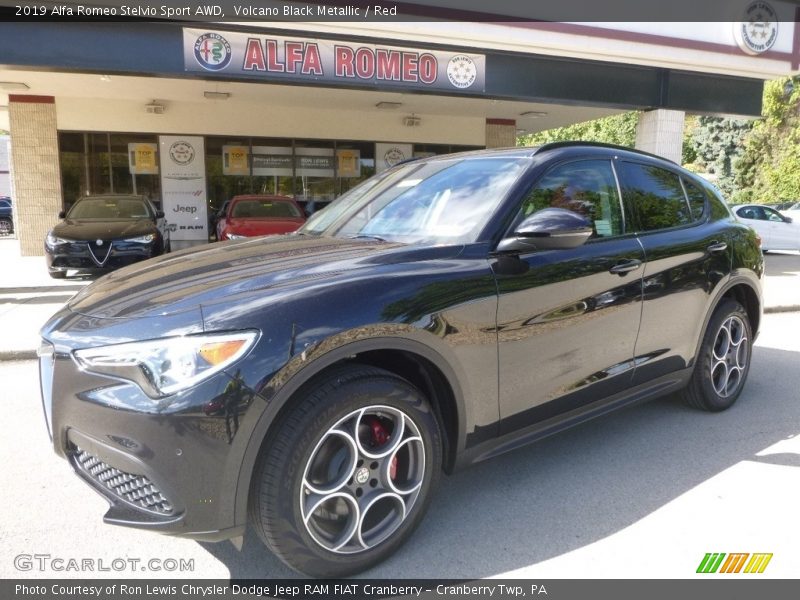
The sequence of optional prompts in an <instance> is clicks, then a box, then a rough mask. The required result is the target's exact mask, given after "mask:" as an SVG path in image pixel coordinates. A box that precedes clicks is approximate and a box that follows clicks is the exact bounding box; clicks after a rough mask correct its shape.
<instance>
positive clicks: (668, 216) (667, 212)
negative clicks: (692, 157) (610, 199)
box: [620, 161, 695, 231]
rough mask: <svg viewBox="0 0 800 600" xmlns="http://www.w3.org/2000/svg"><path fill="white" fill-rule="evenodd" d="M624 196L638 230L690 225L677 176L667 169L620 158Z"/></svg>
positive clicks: (690, 214)
mask: <svg viewBox="0 0 800 600" xmlns="http://www.w3.org/2000/svg"><path fill="white" fill-rule="evenodd" d="M620 167H621V171H622V175H623V182H624V192H623V193H624V196H625V200H626V202H627V203H628V206H629V207H631V209H632V211H633V212H634V213H635V214H636V216H637V218H638V222H639V229H640V230H641V231H656V230H659V229H671V228H673V227H681V226H683V225H690V224H691V223H692V222H693V221H694V220H695V219H694V218H693V217H692V211H691V209H690V207H689V203H688V202H687V200H686V195H685V194H684V192H683V186H682V185H681V180H680V177H679V176H678V175H677V173H673V172H672V171H669V170H667V169H662V168H661V167H656V166H652V165H646V164H641V163H633V162H626V161H622V162H621V163H620Z"/></svg>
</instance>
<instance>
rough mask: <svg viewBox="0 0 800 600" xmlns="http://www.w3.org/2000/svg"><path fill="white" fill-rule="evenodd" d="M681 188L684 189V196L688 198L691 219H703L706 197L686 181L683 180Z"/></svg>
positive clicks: (701, 191)
mask: <svg viewBox="0 0 800 600" xmlns="http://www.w3.org/2000/svg"><path fill="white" fill-rule="evenodd" d="M683 187H684V188H686V196H687V197H688V198H689V208H690V209H691V211H692V219H693V220H695V221H699V220H700V219H702V218H703V212H705V209H706V195H705V194H704V193H703V190H701V189H700V188H699V187H697V186H696V185H694V184H693V183H692V182H691V181H688V180H686V179H684V180H683Z"/></svg>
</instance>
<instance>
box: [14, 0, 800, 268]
mask: <svg viewBox="0 0 800 600" xmlns="http://www.w3.org/2000/svg"><path fill="white" fill-rule="evenodd" d="M730 4H731V5H737V4H739V5H740V6H738V7H735V14H736V15H737V16H736V18H737V19H738V20H735V21H734V20H731V21H725V22H710V23H709V22H706V23H634V22H630V23H565V22H564V23H547V22H486V21H485V20H483V21H482V20H481V19H479V18H477V17H476V19H475V20H474V21H470V19H469V15H465V13H464V11H460V12H459V19H460V20H452V21H450V20H447V19H446V14H445V15H444V16H443V18H441V19H437V20H427V21H419V22H415V21H400V20H398V21H382V22H370V21H367V20H361V21H349V22H340V21H333V20H331V21H324V20H320V21H315V22H313V23H312V22H288V21H287V22H277V21H275V22H264V21H259V22H240V23H231V22H215V23H203V24H197V23H192V24H182V23H180V22H174V21H173V22H85V23H81V22H70V23H59V22H57V21H43V22H34V21H29V22H24V23H20V22H17V23H14V22H4V23H0V39H2V40H3V46H4V50H3V52H2V55H0V105H1V106H2V109H1V110H0V130H2V129H6V130H8V131H9V132H10V137H11V159H12V160H11V163H12V168H11V174H12V177H11V179H12V184H13V185H12V187H13V197H14V211H15V213H14V218H15V229H16V232H17V235H18V237H19V239H20V248H21V251H22V253H23V254H24V255H39V254H42V253H43V247H42V244H43V240H44V237H45V235H46V233H47V231H48V230H49V229H50V228H51V227H52V226H53V225H54V224H55V223H56V222H57V218H58V217H57V215H58V213H59V211H61V210H63V209H64V208H66V207H69V206H70V205H71V204H72V203H74V201H75V200H76V199H77V198H79V197H81V196H83V195H87V194H102V193H136V194H144V195H147V196H149V197H150V198H151V199H152V200H154V201H155V202H156V203H158V204H159V205H160V206H161V207H162V208H163V210H164V211H165V213H166V215H167V220H168V221H169V223H170V225H171V230H172V234H171V235H172V240H173V242H172V245H173V248H179V247H182V246H184V247H185V246H191V245H196V244H204V243H207V242H208V241H209V238H210V235H211V233H212V232H211V231H210V230H209V216H210V215H211V214H212V213H213V212H215V211H216V210H218V209H219V208H220V207H221V206H222V204H223V203H224V202H225V200H228V199H229V198H231V197H232V196H234V195H236V194H243V193H266V194H275V193H277V194H285V195H290V196H294V197H295V198H296V199H297V200H299V201H301V202H305V203H307V204H308V205H309V207H310V206H312V205H313V206H316V207H319V206H323V205H324V204H325V203H327V202H329V201H331V200H332V199H333V198H335V197H336V196H338V195H340V194H341V193H343V192H345V191H346V190H348V189H350V188H352V187H353V186H354V185H356V184H357V183H358V182H359V181H362V180H363V179H365V178H367V177H369V176H371V175H372V174H374V173H376V172H380V171H381V170H383V169H385V168H388V167H389V166H391V165H392V164H394V163H396V162H398V161H400V160H404V159H406V158H410V157H413V156H427V155H431V154H442V153H449V152H454V151H461V150H468V149H477V148H486V147H503V146H512V145H514V144H515V140H516V137H517V135H519V134H520V133H530V132H536V131H541V130H545V129H550V128H553V127H559V126H563V125H568V124H571V123H577V122H581V121H586V120H589V119H594V118H597V117H602V116H606V115H612V114H616V113H619V112H623V111H628V110H639V111H642V112H641V116H640V119H639V124H638V128H637V139H636V145H637V147H639V148H641V149H644V150H647V151H650V152H654V153H657V154H660V155H663V156H665V157H667V158H671V159H673V160H676V161H679V160H680V154H681V140H682V132H683V126H684V118H685V115H687V114H704V115H721V116H741V117H748V118H755V117H757V116H759V115H760V113H761V97H762V91H763V83H764V80H767V79H773V78H776V77H782V76H786V75H791V74H795V73H797V72H798V67H799V66H800V64H798V61H800V31H798V29H797V23H796V15H795V5H794V4H791V3H782V2H770V3H767V2H748V1H742V2H739V3H737V2H736V1H734V2H731V3H730Z"/></svg>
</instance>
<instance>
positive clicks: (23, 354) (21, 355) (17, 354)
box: [0, 350, 36, 362]
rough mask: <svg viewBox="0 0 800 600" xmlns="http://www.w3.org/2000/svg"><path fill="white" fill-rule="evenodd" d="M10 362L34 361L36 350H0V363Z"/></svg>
mask: <svg viewBox="0 0 800 600" xmlns="http://www.w3.org/2000/svg"><path fill="white" fill-rule="evenodd" d="M10 360H36V350H0V362H3V361H10Z"/></svg>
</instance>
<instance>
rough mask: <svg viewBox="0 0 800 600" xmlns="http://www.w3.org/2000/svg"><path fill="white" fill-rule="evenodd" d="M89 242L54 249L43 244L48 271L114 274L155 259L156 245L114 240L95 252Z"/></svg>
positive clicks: (157, 253)
mask: <svg viewBox="0 0 800 600" xmlns="http://www.w3.org/2000/svg"><path fill="white" fill-rule="evenodd" d="M91 244H92V242H83V241H76V242H69V243H66V244H59V245H57V246H48V245H47V244H45V247H44V250H45V259H46V260H47V268H48V269H50V270H51V271H66V270H69V269H75V270H79V271H113V270H115V269H119V268H122V267H126V266H128V265H132V264H134V263H137V262H139V261H142V260H147V259H148V258H153V257H155V256H158V255H159V254H161V253H160V251H159V250H158V247H157V244H156V243H151V244H137V243H132V242H123V241H121V240H114V241H111V242H107V243H106V244H107V245H106V247H105V248H102V247H101V248H94V247H92V246H91Z"/></svg>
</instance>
